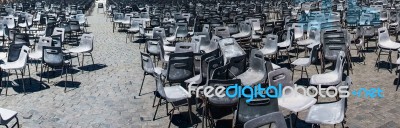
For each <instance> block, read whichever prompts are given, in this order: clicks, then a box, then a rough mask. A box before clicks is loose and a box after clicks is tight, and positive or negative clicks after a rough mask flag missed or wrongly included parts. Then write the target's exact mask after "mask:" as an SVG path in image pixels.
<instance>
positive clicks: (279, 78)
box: [268, 68, 317, 126]
mask: <svg viewBox="0 0 400 128" xmlns="http://www.w3.org/2000/svg"><path fill="white" fill-rule="evenodd" d="M290 77H291V71H290V70H289V69H287V68H280V69H277V70H274V71H271V72H269V73H268V81H269V84H270V85H272V86H276V88H279V87H278V85H282V88H284V87H286V86H290V87H293V88H294V84H293V82H292V80H291V78H290ZM281 91H282V90H281ZM316 102H317V99H315V98H313V97H309V96H305V95H303V94H301V93H299V92H297V91H290V92H288V91H286V93H285V94H284V95H282V96H281V97H279V98H278V104H279V106H281V107H283V108H285V109H287V110H289V111H290V112H291V113H298V112H301V111H304V110H306V109H308V108H309V107H311V106H312V105H314V104H315V103H316ZM289 115H290V114H289ZM289 118H290V125H291V126H292V125H293V123H292V118H291V117H289ZM294 125H296V124H294Z"/></svg>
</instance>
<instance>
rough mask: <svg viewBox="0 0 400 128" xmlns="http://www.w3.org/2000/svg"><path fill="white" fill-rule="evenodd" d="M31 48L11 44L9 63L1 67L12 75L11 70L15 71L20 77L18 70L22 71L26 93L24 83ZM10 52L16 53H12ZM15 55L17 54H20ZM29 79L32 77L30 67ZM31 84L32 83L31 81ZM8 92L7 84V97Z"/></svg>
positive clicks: (23, 83) (8, 76)
mask: <svg viewBox="0 0 400 128" xmlns="http://www.w3.org/2000/svg"><path fill="white" fill-rule="evenodd" d="M29 50H30V49H29V47H28V46H25V45H21V44H11V45H10V46H9V54H8V58H7V62H5V63H4V64H1V65H0V68H1V69H2V70H5V71H6V72H8V73H11V70H15V72H16V75H18V73H17V70H20V71H21V76H22V87H23V90H24V93H25V82H24V80H23V79H24V71H25V66H27V60H28V54H29ZM10 51H14V52H13V53H11V52H10ZM18 51H19V54H18V53H15V52H18ZM28 71H29V77H30V74H31V73H30V69H29V65H28ZM9 80H10V75H7V81H9ZM30 82H31V81H30ZM7 92H8V82H6V95H7Z"/></svg>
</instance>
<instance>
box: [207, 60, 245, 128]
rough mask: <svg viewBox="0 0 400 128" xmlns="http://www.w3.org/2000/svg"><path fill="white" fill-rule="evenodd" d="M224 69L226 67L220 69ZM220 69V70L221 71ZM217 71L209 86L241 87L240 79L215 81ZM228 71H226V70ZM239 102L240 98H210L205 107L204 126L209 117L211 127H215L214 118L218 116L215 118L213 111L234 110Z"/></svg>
mask: <svg viewBox="0 0 400 128" xmlns="http://www.w3.org/2000/svg"><path fill="white" fill-rule="evenodd" d="M220 68H224V67H220ZM220 68H218V69H220ZM218 69H216V70H215V71H214V73H213V79H211V80H209V81H208V86H211V87H214V88H217V87H220V86H221V87H225V88H228V87H229V86H231V85H235V84H237V85H241V82H240V80H239V79H232V80H223V79H215V77H214V75H217V70H218ZM225 71H226V70H225ZM238 101H239V98H238V97H234V98H230V97H228V96H226V95H225V96H224V97H218V96H215V95H214V96H213V97H208V98H207V101H206V104H205V106H204V107H203V115H205V116H204V117H203V120H204V121H203V124H204V123H206V122H207V121H206V120H205V119H204V118H206V117H208V119H210V120H211V125H212V126H211V127H215V125H216V124H215V121H214V118H215V117H218V116H213V113H212V112H213V111H211V110H212V109H214V108H221V107H222V108H225V109H231V110H232V111H233V109H234V108H235V107H236V106H237V103H238Z"/></svg>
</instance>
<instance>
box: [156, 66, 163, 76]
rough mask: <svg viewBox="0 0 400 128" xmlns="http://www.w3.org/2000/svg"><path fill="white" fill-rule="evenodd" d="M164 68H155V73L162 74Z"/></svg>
mask: <svg viewBox="0 0 400 128" xmlns="http://www.w3.org/2000/svg"><path fill="white" fill-rule="evenodd" d="M162 70H163V69H162V68H160V67H155V68H154V73H156V74H157V75H160V74H161V72H162Z"/></svg>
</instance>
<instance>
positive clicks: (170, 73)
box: [162, 52, 194, 84]
mask: <svg viewBox="0 0 400 128" xmlns="http://www.w3.org/2000/svg"><path fill="white" fill-rule="evenodd" d="M193 56H194V55H193V53H192V52H189V53H188V52H187V53H172V54H170V56H169V60H168V64H167V69H166V70H163V71H162V76H164V78H165V79H164V80H167V81H168V83H169V84H172V83H184V82H185V80H187V79H189V78H192V77H193V76H194V57H193Z"/></svg>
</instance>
